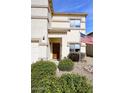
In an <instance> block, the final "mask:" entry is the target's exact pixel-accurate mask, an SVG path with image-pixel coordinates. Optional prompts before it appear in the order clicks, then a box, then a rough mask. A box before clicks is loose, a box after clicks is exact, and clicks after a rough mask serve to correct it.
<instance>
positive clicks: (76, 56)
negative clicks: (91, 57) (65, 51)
mask: <svg viewBox="0 0 124 93" xmlns="http://www.w3.org/2000/svg"><path fill="white" fill-rule="evenodd" d="M84 57H85V54H84V53H80V52H71V53H69V55H68V58H69V59H71V60H72V61H74V62H78V61H80V60H82V59H83V58H84Z"/></svg>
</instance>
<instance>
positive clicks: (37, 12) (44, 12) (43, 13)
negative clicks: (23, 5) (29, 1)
mask: <svg viewBox="0 0 124 93" xmlns="http://www.w3.org/2000/svg"><path fill="white" fill-rule="evenodd" d="M31 16H32V17H47V16H48V9H47V8H31Z"/></svg>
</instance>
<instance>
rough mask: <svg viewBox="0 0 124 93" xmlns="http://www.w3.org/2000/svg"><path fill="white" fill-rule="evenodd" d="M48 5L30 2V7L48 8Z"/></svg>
mask: <svg viewBox="0 0 124 93" xmlns="http://www.w3.org/2000/svg"><path fill="white" fill-rule="evenodd" d="M48 7H49V6H47V5H35V4H32V5H31V8H48Z"/></svg>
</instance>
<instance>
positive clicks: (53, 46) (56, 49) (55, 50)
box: [49, 38, 62, 60]
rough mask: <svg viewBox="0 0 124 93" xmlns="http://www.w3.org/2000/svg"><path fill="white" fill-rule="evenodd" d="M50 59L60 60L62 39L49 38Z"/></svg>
mask: <svg viewBox="0 0 124 93" xmlns="http://www.w3.org/2000/svg"><path fill="white" fill-rule="evenodd" d="M49 44H50V47H49V49H50V59H54V60H60V59H61V55H62V38H49Z"/></svg>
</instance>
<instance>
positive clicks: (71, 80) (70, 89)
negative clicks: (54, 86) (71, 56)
mask: <svg viewBox="0 0 124 93" xmlns="http://www.w3.org/2000/svg"><path fill="white" fill-rule="evenodd" d="M60 82H61V85H62V89H63V90H62V93H92V91H91V88H92V87H91V85H90V84H88V83H87V79H86V78H85V77H84V76H82V77H81V76H80V75H75V74H64V75H62V76H61V77H60Z"/></svg>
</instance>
